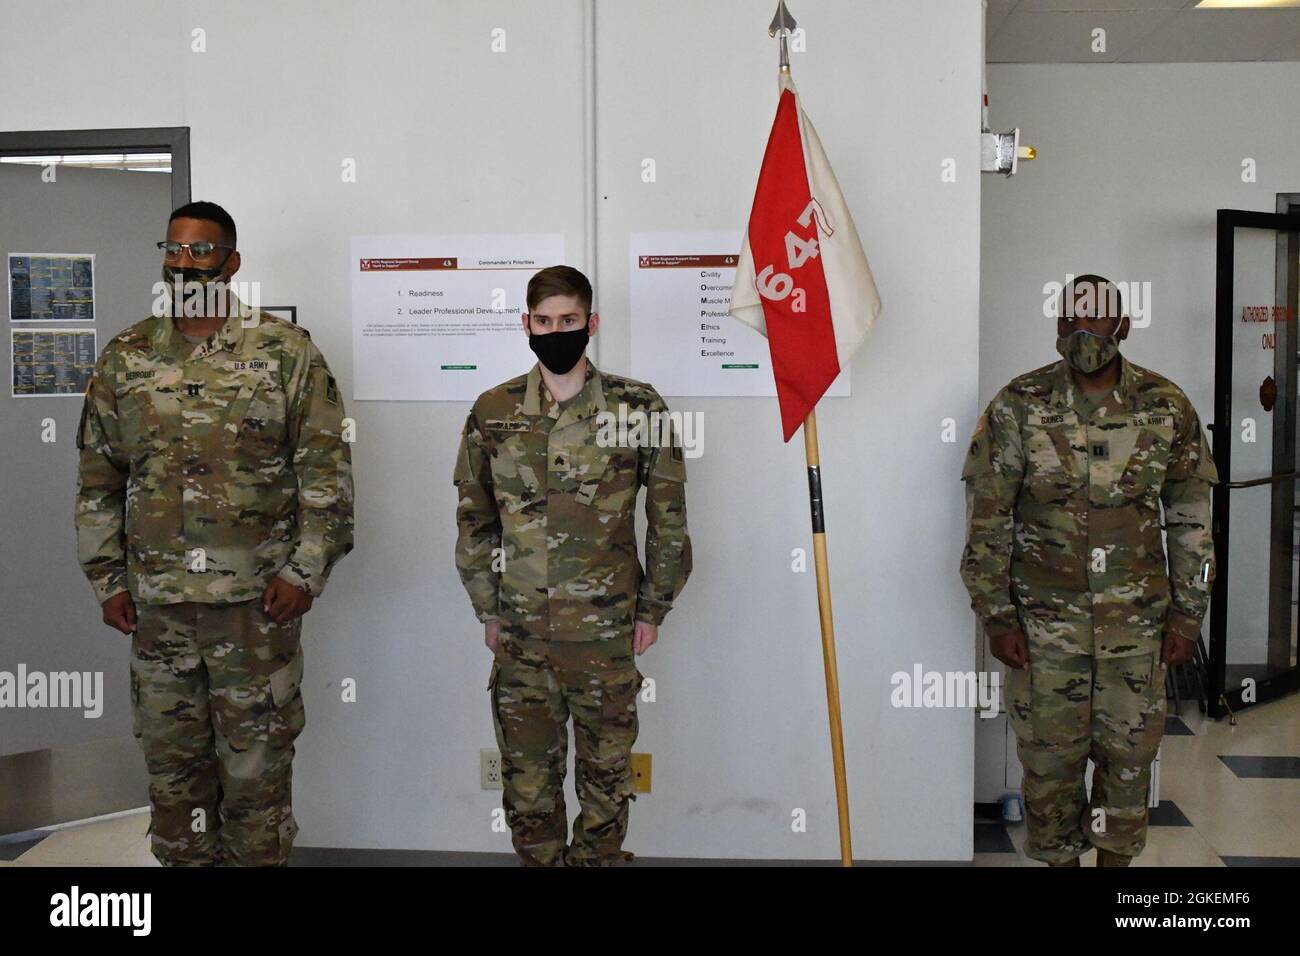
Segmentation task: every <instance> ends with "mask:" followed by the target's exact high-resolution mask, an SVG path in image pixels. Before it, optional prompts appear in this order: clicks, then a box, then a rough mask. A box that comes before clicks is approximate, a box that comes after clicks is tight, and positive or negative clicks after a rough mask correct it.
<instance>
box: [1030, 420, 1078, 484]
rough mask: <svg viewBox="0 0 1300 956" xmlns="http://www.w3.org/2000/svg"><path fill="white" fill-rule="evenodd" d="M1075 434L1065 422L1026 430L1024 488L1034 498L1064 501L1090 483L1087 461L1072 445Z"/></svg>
mask: <svg viewBox="0 0 1300 956" xmlns="http://www.w3.org/2000/svg"><path fill="white" fill-rule="evenodd" d="M1074 434H1075V429H1072V428H1069V427H1067V426H1066V425H1064V424H1053V425H1041V426H1033V425H1031V426H1030V427H1028V428H1026V429H1025V432H1024V435H1023V439H1022V445H1023V448H1024V458H1025V477H1024V489H1025V491H1026V492H1028V494H1029V495H1030V497H1032V498H1033V499H1034V500H1036V501H1040V502H1051V501H1064V500H1066V499H1068V498H1070V497H1071V496H1073V495H1074V494H1076V493H1078V492H1080V491H1081V490H1082V489H1083V488H1084V487H1085V486H1086V485H1087V483H1088V469H1087V463H1086V460H1084V459H1082V458H1081V455H1080V453H1079V452H1077V451H1076V450H1075V448H1074V447H1073V445H1072V441H1073V440H1074Z"/></svg>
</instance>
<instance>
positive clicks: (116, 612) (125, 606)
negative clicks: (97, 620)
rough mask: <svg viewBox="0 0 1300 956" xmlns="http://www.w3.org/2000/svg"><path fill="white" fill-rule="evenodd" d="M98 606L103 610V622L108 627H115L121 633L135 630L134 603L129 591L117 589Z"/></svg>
mask: <svg viewBox="0 0 1300 956" xmlns="http://www.w3.org/2000/svg"><path fill="white" fill-rule="evenodd" d="M100 608H101V610H102V611H103V612H104V623H105V624H107V625H108V626H109V627H115V628H117V629H118V630H119V631H121V632H122V633H123V634H130V633H131V632H132V631H134V630H135V604H134V602H132V600H131V594H130V592H129V591H118V592H117V593H116V594H114V595H113V596H112V597H111V598H109V599H108V600H107V601H105V602H104V603H103V604H102V605H100Z"/></svg>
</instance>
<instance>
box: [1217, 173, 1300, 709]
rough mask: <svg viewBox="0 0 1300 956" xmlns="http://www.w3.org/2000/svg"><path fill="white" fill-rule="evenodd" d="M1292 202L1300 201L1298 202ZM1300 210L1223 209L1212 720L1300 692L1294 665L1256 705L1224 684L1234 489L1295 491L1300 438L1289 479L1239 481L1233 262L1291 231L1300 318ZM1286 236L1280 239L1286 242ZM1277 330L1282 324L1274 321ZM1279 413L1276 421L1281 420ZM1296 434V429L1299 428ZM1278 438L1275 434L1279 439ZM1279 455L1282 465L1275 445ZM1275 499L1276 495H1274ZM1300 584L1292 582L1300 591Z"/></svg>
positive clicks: (1281, 262) (1288, 202)
mask: <svg viewBox="0 0 1300 956" xmlns="http://www.w3.org/2000/svg"><path fill="white" fill-rule="evenodd" d="M1293 198H1294V199H1295V200H1296V201H1294V202H1293ZM1297 205H1300V197H1294V194H1282V195H1279V196H1278V208H1279V210H1284V209H1285V210H1286V211H1279V212H1277V213H1268V212H1256V211H1253V210H1246V209H1220V210H1218V220H1217V243H1216V267H1215V336H1214V422H1213V423H1212V424H1211V425H1210V429H1209V430H1210V435H1211V442H1212V447H1213V452H1214V461H1215V464H1216V465H1217V466H1218V469H1219V483H1218V484H1217V485H1215V486H1214V490H1213V492H1212V500H1213V515H1214V517H1213V534H1214V553H1215V561H1216V564H1217V566H1218V568H1217V575H1216V577H1215V581H1214V588H1213V591H1212V593H1211V600H1210V615H1209V616H1210V653H1209V678H1210V688H1209V690H1210V693H1209V695H1208V696H1209V701H1208V711H1209V715H1210V716H1211V717H1214V718H1218V717H1223V716H1224V715H1225V714H1227V713H1228V712H1229V710H1231V711H1237V710H1240V709H1242V708H1244V707H1249V706H1252V705H1253V704H1257V703H1264V702H1265V701H1268V700H1273V699H1276V698H1277V697H1280V696H1281V695H1283V694H1286V693H1289V692H1291V691H1294V690H1297V689H1300V667H1292V668H1290V669H1288V670H1286V671H1283V672H1281V673H1279V674H1276V675H1274V676H1270V677H1266V678H1264V679H1262V680H1260V681H1258V682H1257V683H1256V685H1255V700H1254V701H1251V702H1249V703H1247V702H1244V701H1243V700H1242V694H1243V692H1244V691H1243V688H1241V687H1237V688H1228V687H1226V686H1225V669H1226V667H1227V644H1228V634H1227V630H1228V576H1229V574H1230V572H1231V568H1230V567H1229V555H1228V530H1229V519H1230V513H1229V512H1230V507H1229V502H1230V496H1231V493H1232V491H1233V490H1235V489H1240V488H1245V487H1254V486H1257V485H1263V484H1268V485H1274V486H1277V485H1278V484H1279V483H1282V482H1288V483H1290V484H1291V486H1292V487H1294V482H1295V480H1296V477H1295V456H1294V451H1295V439H1294V437H1291V438H1290V440H1289V441H1288V443H1287V447H1288V448H1289V449H1290V454H1291V463H1290V468H1289V474H1288V473H1286V472H1282V473H1279V472H1278V471H1277V469H1276V468H1274V470H1273V474H1270V475H1268V476H1263V477H1257V478H1250V479H1243V480H1240V481H1233V480H1232V442H1233V437H1234V434H1235V430H1234V427H1233V420H1232V337H1233V329H1234V320H1235V318H1236V317H1235V316H1234V315H1233V308H1232V296H1233V263H1234V253H1235V240H1236V230H1237V229H1239V228H1247V229H1271V230H1274V231H1275V232H1277V233H1279V234H1290V241H1289V242H1279V243H1278V253H1277V257H1278V263H1277V271H1276V273H1275V275H1276V285H1275V289H1274V304H1275V305H1288V306H1289V307H1290V308H1291V310H1292V311H1291V313H1290V314H1291V315H1292V316H1294V309H1295V305H1294V303H1293V302H1289V301H1288V300H1289V296H1288V292H1287V289H1288V287H1290V286H1292V283H1293V282H1294V281H1295V276H1294V268H1293V266H1292V265H1291V263H1292V262H1293V261H1294V252H1295V248H1294V246H1295V237H1296V236H1297V235H1300V214H1297V213H1294V212H1290V210H1292V209H1295V208H1296V206H1297ZM1279 238H1280V237H1279ZM1283 324H1284V325H1286V332H1287V334H1286V336H1285V338H1284V340H1283V343H1282V344H1279V348H1282V347H1287V348H1290V349H1291V350H1293V351H1294V349H1295V343H1294V331H1295V330H1294V320H1293V321H1292V322H1291V323H1290V324H1287V323H1285V322H1284V323H1283ZM1275 327H1276V324H1275ZM1295 385H1296V383H1295V382H1294V381H1293V382H1291V383H1290V384H1289V386H1287V389H1286V393H1282V391H1281V389H1279V399H1280V401H1279V404H1278V406H1276V407H1275V410H1276V411H1277V412H1278V413H1279V414H1282V413H1283V411H1284V409H1285V408H1286V407H1287V406H1286V405H1285V404H1284V403H1286V402H1290V403H1291V404H1290V408H1291V410H1292V413H1293V414H1292V418H1291V421H1292V424H1293V426H1294V421H1295V420H1294V410H1295V391H1296V388H1295ZM1276 417H1277V416H1275V420H1276ZM1293 430H1294V427H1293ZM1276 437H1277V436H1276V435H1275V438H1276ZM1274 447H1275V457H1274V461H1275V463H1276V462H1277V460H1278V459H1277V453H1276V448H1277V445H1276V441H1275V446H1274ZM1275 497H1276V495H1275ZM1289 537H1290V536H1289V535H1288V556H1287V562H1288V565H1289V562H1290V541H1289ZM1286 573H1287V580H1288V581H1289V582H1290V569H1289V567H1288V568H1287V572H1286ZM1297 585H1300V582H1291V583H1290V586H1292V587H1295V586H1297Z"/></svg>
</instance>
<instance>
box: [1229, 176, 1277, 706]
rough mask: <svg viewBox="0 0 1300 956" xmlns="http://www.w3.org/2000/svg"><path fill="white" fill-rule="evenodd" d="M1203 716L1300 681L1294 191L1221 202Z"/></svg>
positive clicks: (1258, 700)
mask: <svg viewBox="0 0 1300 956" xmlns="http://www.w3.org/2000/svg"><path fill="white" fill-rule="evenodd" d="M1217 256H1218V263H1217V279H1216V290H1217V291H1216V310H1215V311H1216V332H1215V369H1214V425H1213V426H1212V433H1213V436H1214V437H1213V445H1214V460H1215V463H1216V464H1217V465H1218V469H1219V483H1218V485H1217V486H1216V487H1215V489H1214V548H1215V556H1216V560H1217V561H1218V576H1217V578H1216V579H1215V582H1214V591H1213V596H1212V599H1211V604H1210V654H1209V663H1210V674H1209V677H1210V688H1209V690H1210V693H1209V702H1208V703H1209V714H1210V716H1212V717H1222V716H1224V715H1225V714H1226V713H1228V712H1235V711H1237V710H1240V709H1241V708H1243V707H1249V706H1252V705H1254V704H1257V703H1264V702H1266V701H1269V700H1274V699H1276V698H1278V697H1280V696H1281V695H1283V694H1286V693H1289V692H1291V691H1294V690H1296V689H1297V688H1300V668H1298V667H1297V660H1296V645H1297V613H1296V601H1297V597H1298V596H1300V563H1298V559H1300V522H1298V521H1297V512H1296V504H1297V501H1296V477H1297V475H1296V430H1297V424H1298V422H1297V415H1296V411H1297V407H1296V395H1297V387H1298V383H1297V378H1296V366H1297V362H1296V358H1297V347H1298V345H1300V343H1297V336H1296V317H1297V306H1300V281H1298V279H1300V276H1298V274H1297V263H1300V194H1292V193H1287V194H1282V195H1279V197H1278V211H1277V212H1276V213H1264V212H1251V211H1247V210H1240V209H1220V210H1219V212H1218V251H1217Z"/></svg>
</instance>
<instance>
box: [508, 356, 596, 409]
mask: <svg viewBox="0 0 1300 956" xmlns="http://www.w3.org/2000/svg"><path fill="white" fill-rule="evenodd" d="M545 390H546V383H545V382H543V381H542V366H541V363H540V362H538V363H534V364H533V367H532V368H531V369H529V370H528V381H527V383H526V384H525V386H524V406H523V413H524V414H525V415H542V414H544V412H543V408H544V407H545V405H544V397H545ZM605 410H606V405H605V379H604V377H603V376H602V375H601V374H600V370H599V369H598V368H596V363H595V362H593V361H592V360H591V357H590V356H588V357H587V378H586V380H585V381H584V382H583V383H582V390H581V391H579V392H578V394H577V395H575V396H573V399H572V401H570V402H569V404H568V406H567V407H566V408H565V409H564V410H563V411H561V412H560V415H559V417H560V418H562V419H565V424H569V423H570V422H574V421H582V420H583V419H586V418H591V417H593V416H594V415H596V414H598V413H599V412H603V411H605Z"/></svg>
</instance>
